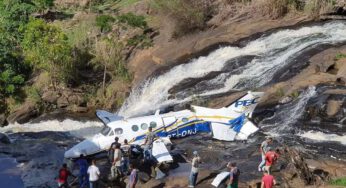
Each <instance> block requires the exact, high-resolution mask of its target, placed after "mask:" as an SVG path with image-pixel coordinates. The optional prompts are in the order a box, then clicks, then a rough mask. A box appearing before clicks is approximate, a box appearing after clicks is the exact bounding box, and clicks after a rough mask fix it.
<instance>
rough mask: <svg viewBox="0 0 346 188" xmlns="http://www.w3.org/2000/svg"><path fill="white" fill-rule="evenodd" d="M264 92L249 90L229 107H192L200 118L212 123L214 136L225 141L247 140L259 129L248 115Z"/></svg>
mask: <svg viewBox="0 0 346 188" xmlns="http://www.w3.org/2000/svg"><path fill="white" fill-rule="evenodd" d="M263 94H264V93H263V92H251V91H249V92H248V93H247V94H246V95H244V96H243V97H241V98H239V99H238V100H236V101H235V102H234V103H232V104H231V105H229V106H227V107H223V108H219V109H211V108H206V107H200V106H192V109H193V111H194V112H195V114H196V117H197V118H198V119H202V120H204V121H207V122H209V123H210V127H211V130H212V133H213V138H215V139H218V140H225V141H233V140H246V139H247V137H248V136H249V135H251V134H253V133H254V132H256V131H257V130H258V128H257V127H256V126H255V125H254V124H253V123H252V122H251V121H250V120H249V119H248V117H251V115H252V113H253V111H254V110H255V107H256V106H257V104H258V101H259V100H260V98H261V97H262V96H263Z"/></svg>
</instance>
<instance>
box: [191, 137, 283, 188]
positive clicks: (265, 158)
mask: <svg viewBox="0 0 346 188" xmlns="http://www.w3.org/2000/svg"><path fill="white" fill-rule="evenodd" d="M272 142H273V138H271V137H269V138H267V139H266V140H265V141H263V142H262V143H261V146H260V152H261V159H262V161H261V163H260V164H259V166H258V171H260V172H263V177H262V181H261V188H272V187H273V186H274V185H275V184H276V181H275V178H274V176H273V175H272V173H271V172H272V166H273V165H274V164H275V163H276V161H277V160H278V158H279V151H278V150H276V151H274V150H273V148H272V147H270V145H271V144H272ZM200 163H201V158H200V157H199V155H198V152H197V151H194V152H193V158H192V161H191V172H190V176H189V187H195V186H196V183H197V177H198V170H199V164H200ZM227 168H228V169H229V172H230V173H229V174H230V176H229V180H228V186H227V188H238V181H239V176H240V170H239V169H238V167H237V164H236V163H234V162H229V163H228V164H227Z"/></svg>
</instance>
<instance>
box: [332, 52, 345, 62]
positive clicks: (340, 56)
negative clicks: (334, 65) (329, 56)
mask: <svg viewBox="0 0 346 188" xmlns="http://www.w3.org/2000/svg"><path fill="white" fill-rule="evenodd" d="M344 58H346V54H343V53H338V54H336V56H335V58H334V59H335V60H336V61H338V60H340V59H344Z"/></svg>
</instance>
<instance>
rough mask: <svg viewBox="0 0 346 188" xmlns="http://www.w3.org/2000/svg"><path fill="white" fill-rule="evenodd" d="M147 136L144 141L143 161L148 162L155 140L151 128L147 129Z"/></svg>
mask: <svg viewBox="0 0 346 188" xmlns="http://www.w3.org/2000/svg"><path fill="white" fill-rule="evenodd" d="M148 131H149V132H148V134H147V136H146V137H145V141H144V144H143V145H144V159H146V160H150V159H151V158H152V148H153V143H154V140H155V139H156V133H155V132H153V128H152V127H149V129H148Z"/></svg>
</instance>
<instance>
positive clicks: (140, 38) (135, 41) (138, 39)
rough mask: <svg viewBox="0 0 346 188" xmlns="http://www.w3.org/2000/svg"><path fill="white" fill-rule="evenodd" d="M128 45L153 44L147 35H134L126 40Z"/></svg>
mask: <svg viewBox="0 0 346 188" xmlns="http://www.w3.org/2000/svg"><path fill="white" fill-rule="evenodd" d="M127 45H129V46H139V47H140V48H147V47H150V46H152V45H153V42H152V40H151V39H150V38H149V37H148V36H147V35H144V34H143V35H136V36H134V37H133V38H130V39H128V40H127Z"/></svg>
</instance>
